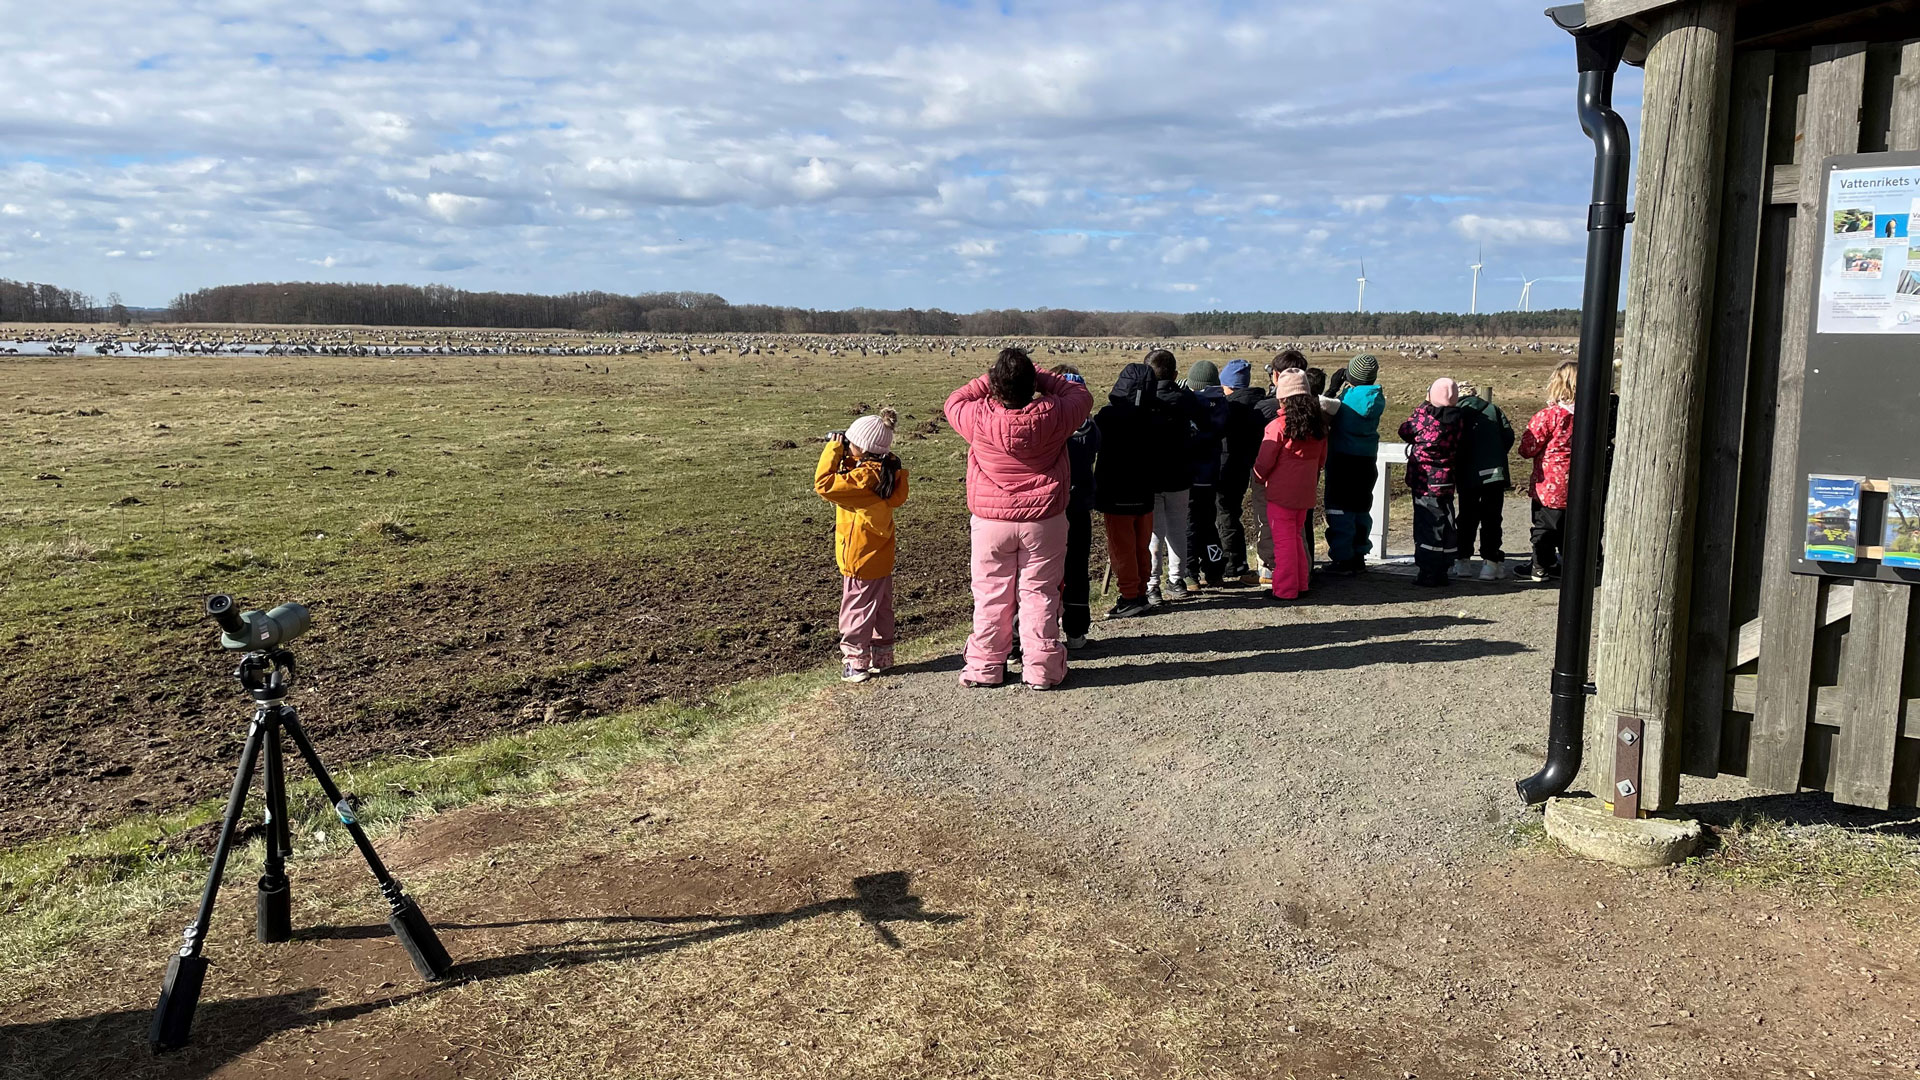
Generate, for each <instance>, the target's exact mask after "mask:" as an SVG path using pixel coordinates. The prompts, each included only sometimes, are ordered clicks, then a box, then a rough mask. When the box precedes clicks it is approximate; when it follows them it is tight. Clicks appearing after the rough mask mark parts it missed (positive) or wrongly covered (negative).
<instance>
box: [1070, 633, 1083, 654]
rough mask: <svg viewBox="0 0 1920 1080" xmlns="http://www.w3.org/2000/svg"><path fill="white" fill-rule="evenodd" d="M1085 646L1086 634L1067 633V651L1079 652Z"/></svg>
mask: <svg viewBox="0 0 1920 1080" xmlns="http://www.w3.org/2000/svg"><path fill="white" fill-rule="evenodd" d="M1086 647H1087V635H1085V634H1081V635H1080V636H1079V637H1074V636H1073V635H1071V634H1069V635H1067V651H1068V652H1079V651H1080V650H1081V649H1084V648H1086Z"/></svg>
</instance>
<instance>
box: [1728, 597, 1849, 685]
mask: <svg viewBox="0 0 1920 1080" xmlns="http://www.w3.org/2000/svg"><path fill="white" fill-rule="evenodd" d="M1852 614H1853V586H1852V585H1842V584H1838V583H1836V584H1833V585H1829V586H1827V603H1826V607H1825V608H1824V609H1823V610H1822V612H1821V618H1822V619H1823V621H1822V623H1821V625H1822V626H1832V625H1833V624H1834V623H1837V622H1839V621H1840V620H1841V619H1844V618H1846V617H1847V616H1849V615H1852ZM1760 623H1761V620H1759V619H1755V620H1753V621H1752V622H1750V623H1748V624H1746V625H1745V626H1742V627H1741V628H1740V640H1739V641H1738V642H1737V643H1736V645H1735V649H1734V654H1733V662H1732V663H1731V664H1729V665H1727V666H1728V667H1729V668H1737V667H1739V666H1740V665H1742V664H1750V663H1752V662H1753V661H1755V660H1758V659H1759V658H1760Z"/></svg>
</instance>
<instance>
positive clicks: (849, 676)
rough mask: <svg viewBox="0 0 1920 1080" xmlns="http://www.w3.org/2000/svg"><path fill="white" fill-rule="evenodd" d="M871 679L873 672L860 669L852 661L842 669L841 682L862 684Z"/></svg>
mask: <svg viewBox="0 0 1920 1080" xmlns="http://www.w3.org/2000/svg"><path fill="white" fill-rule="evenodd" d="M871 678H873V672H871V671H868V670H866V669H865V668H862V667H860V666H859V665H857V664H855V663H853V662H852V661H848V662H847V664H846V665H845V666H844V667H842V668H841V669H840V681H841V682H852V683H861V682H866V681H867V680H868V679H871Z"/></svg>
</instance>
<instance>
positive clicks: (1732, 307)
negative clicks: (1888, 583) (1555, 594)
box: [1680, 52, 1774, 776]
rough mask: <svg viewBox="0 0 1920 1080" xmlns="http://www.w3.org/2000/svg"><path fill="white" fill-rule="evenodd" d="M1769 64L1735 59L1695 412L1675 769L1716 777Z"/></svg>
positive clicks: (1757, 58)
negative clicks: (1694, 483) (1708, 335)
mask: <svg viewBox="0 0 1920 1080" xmlns="http://www.w3.org/2000/svg"><path fill="white" fill-rule="evenodd" d="M1773 63H1774V54H1773V53H1771V52H1751V53H1744V54H1742V55H1740V56H1739V57H1737V58H1736V59H1735V60H1734V65H1733V83H1732V91H1731V93H1730V95H1729V97H1728V107H1729V113H1728V117H1727V144H1726V165H1725V169H1724V173H1725V175H1724V180H1723V184H1724V188H1723V190H1722V192H1721V196H1720V238H1719V247H1720V260H1719V274H1718V281H1717V282H1716V283H1715V287H1714V298H1713V312H1714V321H1713V330H1712V333H1713V336H1712V339H1711V343H1710V345H1709V347H1708V352H1707V357H1708V360H1707V370H1706V373H1705V376H1704V386H1703V395H1702V396H1703V398H1704V405H1703V406H1702V408H1701V413H1700V470H1699V480H1698V491H1699V494H1698V496H1697V499H1696V507H1695V513H1696V515H1697V517H1696V519H1695V523H1694V530H1693V574H1692V580H1691V582H1690V584H1689V590H1688V591H1689V598H1688V602H1687V664H1686V669H1685V670H1686V686H1685V687H1684V690H1683V694H1684V697H1683V699H1682V703H1681V708H1680V715H1681V718H1682V723H1683V724H1684V728H1685V730H1684V732H1683V739H1682V742H1681V746H1682V753H1681V761H1680V764H1681V768H1682V769H1684V770H1685V771H1686V772H1688V773H1691V774H1693V775H1695V776H1717V775H1719V772H1720V767H1719V766H1720V716H1721V712H1722V710H1723V704H1724V702H1723V698H1724V697H1725V694H1726V680H1725V679H1724V678H1722V677H1721V674H1720V673H1721V672H1722V671H1724V670H1725V669H1726V667H1727V637H1728V634H1727V632H1728V630H1730V629H1731V628H1732V624H1733V610H1732V605H1733V542H1734V537H1735V535H1736V533H1735V529H1734V524H1735V522H1737V521H1738V520H1739V509H1740V508H1739V503H1738V496H1739V490H1740V444H1741V439H1742V435H1743V433H1744V432H1745V419H1746V405H1747V366H1748V358H1749V357H1750V356H1751V354H1752V351H1753V336H1754V335H1753V312H1754V295H1755V291H1756V287H1757V284H1758V272H1759V263H1760V234H1761V231H1762V230H1761V224H1762V220H1763V218H1764V215H1765V213H1766V202H1765V195H1764V192H1763V190H1762V185H1763V184H1764V182H1765V180H1766V171H1767V129H1768V127H1769V126H1770V124H1771V121H1772V112H1773Z"/></svg>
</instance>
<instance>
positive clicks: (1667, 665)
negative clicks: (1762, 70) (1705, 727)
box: [1576, 0, 1734, 811]
mask: <svg viewBox="0 0 1920 1080" xmlns="http://www.w3.org/2000/svg"><path fill="white" fill-rule="evenodd" d="M1733 11H1734V5H1733V0H1696V2H1695V3H1692V4H1683V5H1680V6H1678V7H1674V8H1670V9H1667V10H1664V11H1661V12H1660V13H1658V14H1657V15H1655V16H1654V21H1653V28H1652V30H1651V31H1650V32H1649V34H1648V53H1647V76H1646V89H1645V92H1644V101H1645V104H1644V107H1643V111H1642V113H1641V120H1640V139H1639V145H1640V154H1641V156H1640V170H1639V176H1638V181H1637V186H1638V189H1639V199H1638V203H1637V205H1636V206H1635V209H1634V214H1635V221H1634V231H1633V269H1632V272H1631V274H1630V275H1629V280H1628V287H1627V300H1626V307H1627V331H1626V349H1625V353H1624V361H1625V362H1624V366H1623V369H1622V372H1621V383H1620V405H1619V412H1618V417H1617V422H1618V429H1617V438H1616V440H1615V451H1614V460H1613V476H1612V479H1611V481H1610V483H1609V486H1608V493H1607V513H1606V524H1607V531H1606V570H1605V575H1604V578H1603V584H1602V585H1601V588H1600V598H1599V599H1600V603H1599V616H1600V617H1599V628H1600V636H1599V653H1598V674H1597V678H1596V681H1597V683H1598V684H1599V695H1598V698H1597V699H1596V701H1595V702H1594V708H1593V714H1592V718H1591V721H1590V723H1589V724H1588V727H1587V730H1588V743H1587V745H1588V747H1589V749H1588V752H1587V754H1586V760H1587V762H1588V763H1589V770H1590V772H1589V777H1590V780H1591V781H1592V783H1591V787H1592V789H1593V790H1594V791H1596V792H1599V793H1601V794H1603V795H1604V794H1606V793H1607V792H1610V791H1611V790H1612V789H1613V777H1612V775H1611V768H1612V763H1613V760H1614V754H1613V740H1614V735H1615V727H1616V725H1615V722H1614V717H1615V715H1616V714H1618V713H1622V712H1624V713H1629V714H1632V715H1634V716H1637V717H1639V718H1640V719H1641V720H1642V721H1643V722H1644V723H1645V729H1646V731H1645V740H1646V741H1645V743H1644V751H1643V756H1642V770H1643V775H1642V776H1641V782H1640V789H1641V792H1642V795H1641V806H1642V807H1643V808H1644V809H1646V810H1649V811H1653V810H1660V809H1663V808H1665V807H1669V806H1672V805H1673V804H1674V803H1675V802H1677V801H1678V799H1679V794H1680V743H1681V722H1680V721H1681V704H1680V697H1681V687H1682V683H1683V680H1682V678H1681V677H1680V672H1681V670H1682V669H1683V668H1684V665H1685V663H1686V630H1687V618H1686V617H1687V613H1686V606H1687V588H1688V585H1687V566H1688V563H1689V561H1690V557H1691V554H1692V527H1693V499H1692V494H1693V486H1692V482H1693V476H1694V471H1695V469H1694V466H1695V458H1696V448H1697V445H1698V442H1699V420H1700V409H1701V389H1702V386H1701V376H1702V372H1703V370H1704V368H1705V365H1706V355H1707V341H1708V331H1709V329H1710V328H1711V325H1712V321H1713V298H1714V291H1715V281H1716V278H1715V265H1716V264H1715V258H1716V253H1715V248H1716V242H1717V240H1718V232H1719V207H1720V189H1721V183H1720V178H1721V168H1722V163H1723V159H1724V156H1725V155H1724V148H1725V143H1724V130H1725V122H1724V119H1723V118H1724V117H1726V115H1727V98H1728V86H1729V83H1730V80H1731V77H1732V75H1731V73H1732V61H1733ZM1597 420H1598V418H1593V419H1590V420H1588V421H1587V422H1589V423H1592V422H1596V421H1597ZM1576 422H1578V420H1577V419H1576Z"/></svg>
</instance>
